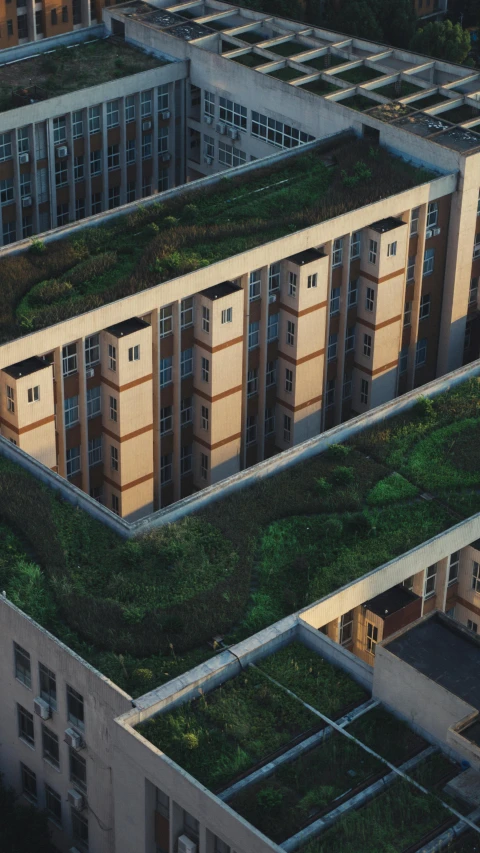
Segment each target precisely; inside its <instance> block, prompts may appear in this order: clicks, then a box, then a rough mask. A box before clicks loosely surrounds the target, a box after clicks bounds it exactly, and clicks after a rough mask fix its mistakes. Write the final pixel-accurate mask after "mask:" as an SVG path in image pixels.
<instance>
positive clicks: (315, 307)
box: [278, 302, 327, 317]
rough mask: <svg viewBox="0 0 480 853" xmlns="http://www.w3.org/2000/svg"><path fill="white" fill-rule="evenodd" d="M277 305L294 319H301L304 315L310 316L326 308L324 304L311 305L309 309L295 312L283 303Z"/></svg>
mask: <svg viewBox="0 0 480 853" xmlns="http://www.w3.org/2000/svg"><path fill="white" fill-rule="evenodd" d="M278 305H279V307H280V308H282V309H283V311H286V312H287V314H293V316H294V317H303V316H305V314H312V313H313V312H314V311H320V309H321V308H326V307H327V303H326V302H319V303H318V304H317V305H311V306H310V308H304V309H303V310H302V311H297V310H296V309H295V308H292V307H291V306H290V305H285V303H284V302H279V303H278Z"/></svg>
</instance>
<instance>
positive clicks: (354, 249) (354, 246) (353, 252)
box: [350, 231, 361, 261]
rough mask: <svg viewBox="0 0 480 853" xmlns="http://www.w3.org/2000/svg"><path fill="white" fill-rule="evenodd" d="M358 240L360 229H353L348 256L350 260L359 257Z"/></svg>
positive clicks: (359, 238)
mask: <svg viewBox="0 0 480 853" xmlns="http://www.w3.org/2000/svg"><path fill="white" fill-rule="evenodd" d="M360 241H361V237H360V231H354V232H353V234H352V237H351V242H350V258H351V260H352V261H353V259H354V258H359V257H360Z"/></svg>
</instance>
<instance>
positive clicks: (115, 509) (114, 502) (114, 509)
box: [112, 493, 120, 515]
mask: <svg viewBox="0 0 480 853" xmlns="http://www.w3.org/2000/svg"><path fill="white" fill-rule="evenodd" d="M112 512H114V513H115V515H120V500H119V497H118V495H115V494H113V493H112Z"/></svg>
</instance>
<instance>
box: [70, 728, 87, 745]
mask: <svg viewBox="0 0 480 853" xmlns="http://www.w3.org/2000/svg"><path fill="white" fill-rule="evenodd" d="M65 743H66V744H67V746H71V747H72V749H82V747H83V746H84V743H83V738H82V736H81V734H79V733H78V732H76V731H75V729H65Z"/></svg>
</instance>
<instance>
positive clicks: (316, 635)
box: [297, 621, 373, 692]
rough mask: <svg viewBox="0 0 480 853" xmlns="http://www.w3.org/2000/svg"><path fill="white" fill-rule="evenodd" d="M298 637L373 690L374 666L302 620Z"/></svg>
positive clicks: (363, 685) (367, 688)
mask: <svg viewBox="0 0 480 853" xmlns="http://www.w3.org/2000/svg"><path fill="white" fill-rule="evenodd" d="M297 638H298V639H299V640H300V641H301V642H302V643H304V645H305V646H307V647H308V648H309V649H311V650H312V651H313V652H316V654H318V655H320V657H322V658H324V659H325V660H327V661H328V662H329V663H331V664H332V665H333V666H337V667H338V668H339V669H342V670H343V671H344V672H348V674H349V675H350V676H351V678H353V679H354V680H355V681H358V683H359V684H361V685H362V687H365V689H366V690H369V691H370V692H372V688H373V667H372V666H369V665H368V663H365V661H363V660H360V658H358V657H356V655H354V654H353V652H349V651H348V649H344V648H343V646H341V645H340V644H339V643H335V642H334V641H333V640H331V639H330V638H329V637H326V636H325V634H321V633H320V632H319V631H318V630H317V629H316V628H312V626H311V625H307V624H306V623H304V622H302V621H300V622H299V626H298V634H297Z"/></svg>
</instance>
